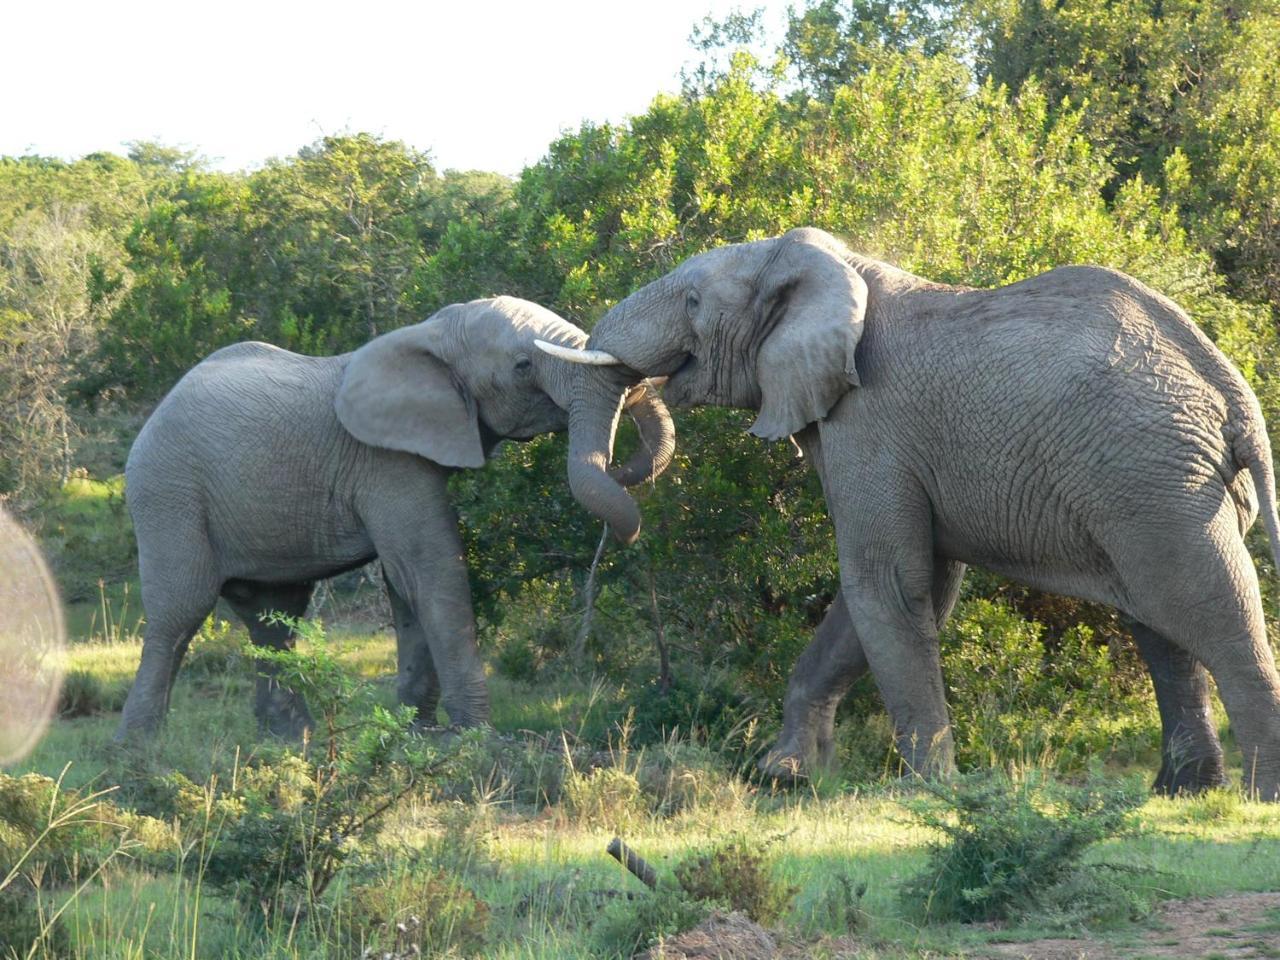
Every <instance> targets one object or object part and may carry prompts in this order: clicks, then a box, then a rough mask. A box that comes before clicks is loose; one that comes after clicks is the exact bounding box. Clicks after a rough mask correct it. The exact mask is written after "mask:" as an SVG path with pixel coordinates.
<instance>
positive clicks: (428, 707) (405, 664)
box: [382, 570, 440, 727]
mask: <svg viewBox="0 0 1280 960" xmlns="http://www.w3.org/2000/svg"><path fill="white" fill-rule="evenodd" d="M382 579H383V582H384V583H386V585H387V599H388V600H390V601H391V616H392V619H393V622H394V624H395V630H396V664H397V669H398V676H397V680H396V693H397V696H398V698H399V700H400V702H401V703H404V704H407V705H409V706H411V707H413V708H414V709H416V710H417V711H418V718H417V722H418V724H419V725H421V726H425V727H432V726H435V723H436V710H437V708H438V707H439V706H440V678H439V677H438V676H437V675H436V668H435V664H434V663H432V661H431V645H430V643H429V642H428V641H427V635H426V632H425V631H424V630H423V628H422V624H421V623H419V622H418V618H417V617H415V616H414V615H413V610H412V608H410V606H409V604H408V602H406V601H405V599H404V598H403V597H402V596H400V594H399V593H398V592H396V588H395V587H393V586H392V585H391V578H390V577H389V576H387V573H386V571H385V570H384V571H383V574H382Z"/></svg>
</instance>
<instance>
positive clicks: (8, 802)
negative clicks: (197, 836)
mask: <svg viewBox="0 0 1280 960" xmlns="http://www.w3.org/2000/svg"><path fill="white" fill-rule="evenodd" d="M108 793H109V791H108V792H106V793H104V792H99V793H85V792H82V791H78V790H72V789H68V788H65V787H64V786H63V785H62V783H61V781H59V780H54V779H52V778H50V777H45V776H41V775H40V774H36V773H28V774H24V775H23V776H21V777H11V776H9V775H7V774H3V773H0V884H3V883H6V882H17V878H18V877H20V876H21V877H37V878H39V881H40V883H41V884H42V885H45V886H58V885H61V884H66V883H71V882H73V881H74V880H75V879H77V878H80V879H84V878H86V877H88V876H90V875H91V874H93V873H94V872H95V871H97V870H100V869H102V868H103V867H105V866H106V865H107V864H108V863H110V862H111V861H112V860H113V859H114V858H115V857H117V856H119V855H120V854H122V853H124V852H130V853H132V854H133V855H136V856H140V857H142V858H144V859H146V858H150V857H163V856H166V855H168V854H170V853H172V852H173V850H174V848H175V841H176V838H175V837H174V835H173V831H172V830H171V829H170V828H169V826H168V825H167V824H164V823H161V822H159V821H158V820H154V819H152V818H150V817H145V816H140V815H138V814H136V813H133V812H131V811H129V810H124V809H121V808H119V807H117V806H116V805H115V804H114V803H112V802H110V800H109V799H107V794H108ZM23 882H25V881H23Z"/></svg>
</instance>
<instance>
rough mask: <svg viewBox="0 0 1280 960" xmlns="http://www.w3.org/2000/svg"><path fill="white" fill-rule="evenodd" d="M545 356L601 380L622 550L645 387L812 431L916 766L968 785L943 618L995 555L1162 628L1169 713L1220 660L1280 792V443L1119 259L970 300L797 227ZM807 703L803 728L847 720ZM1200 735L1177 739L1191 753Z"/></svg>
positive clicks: (1149, 636) (858, 615) (595, 403)
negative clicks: (944, 660) (1254, 547)
mask: <svg viewBox="0 0 1280 960" xmlns="http://www.w3.org/2000/svg"><path fill="white" fill-rule="evenodd" d="M545 349H548V350H549V352H552V353H555V354H556V355H559V356H561V357H562V358H564V359H566V360H573V361H576V362H579V363H587V364H589V367H588V370H589V371H590V372H589V375H588V376H587V377H585V378H584V379H582V380H579V381H578V383H577V384H576V387H575V390H576V392H575V396H574V398H573V402H572V403H571V405H570V410H569V463H568V474H569V481H570V486H571V488H572V490H573V492H574V495H575V497H576V498H577V499H578V501H579V502H580V503H581V504H582V505H583V506H584V507H586V508H587V509H588V510H589V511H591V512H592V513H594V514H595V515H597V516H599V517H602V518H603V519H605V520H607V521H608V522H609V523H610V525H611V526H612V528H613V529H614V531H615V532H616V535H617V536H618V537H619V538H620V539H622V540H624V541H629V540H634V539H635V537H636V536H637V535H638V533H639V513H638V510H637V508H636V506H635V503H634V501H633V500H632V499H631V497H630V496H629V495H628V494H627V493H626V491H625V490H623V489H622V487H620V486H619V485H618V484H617V483H616V482H614V481H613V480H612V479H611V478H610V477H609V476H608V473H607V471H606V466H607V464H608V460H609V456H610V451H611V450H612V446H611V444H612V439H613V433H614V429H615V426H616V422H617V412H616V410H617V405H618V397H619V392H620V391H621V390H623V389H625V388H626V387H627V386H629V385H630V384H632V383H634V382H636V381H637V380H638V379H639V378H641V377H648V376H666V377H669V380H668V382H667V385H666V390H665V393H664V398H665V399H666V401H667V402H668V403H670V404H672V405H674V406H695V405H699V404H715V405H721V406H731V407H741V408H746V409H750V410H754V411H756V412H757V416H756V418H755V421H754V423H753V424H752V426H751V428H750V432H751V433H753V434H754V435H756V436H759V437H762V438H764V439H766V440H784V439H786V438H788V437H794V439H795V441H796V442H798V445H799V446H800V448H801V449H802V450H803V452H804V453H805V455H806V456H807V457H808V459H809V462H810V463H811V464H812V465H813V467H814V469H815V470H816V471H817V473H818V475H819V478H820V480H821V483H822V488H823V494H824V496H825V499H826V502H827V507H828V512H829V514H830V516H831V520H832V525H833V527H834V531H835V537H836V548H837V556H838V559H839V567H840V585H841V589H842V594H843V600H844V603H845V606H846V608H847V612H848V615H849V620H850V624H851V626H852V627H853V628H854V629H855V630H856V639H857V641H858V649H859V651H860V652H861V653H862V654H864V655H865V659H866V663H867V666H868V668H869V669H870V671H871V672H872V674H873V676H874V678H875V680H876V683H877V686H878V687H879V689H880V692H881V695H882V696H883V698H884V701H885V705H886V707H887V709H888V712H889V715H890V717H891V718H892V721H893V725H894V731H895V741H896V745H897V748H898V750H899V752H900V754H901V755H902V757H903V760H904V762H905V764H906V765H907V767H908V769H909V770H910V771H912V772H913V773H915V774H918V775H921V776H939V775H945V774H947V773H949V772H950V771H951V770H953V769H954V746H953V741H952V735H951V729H950V723H949V720H948V716H947V709H946V703H945V699H944V688H943V682H942V673H941V668H940V663H939V648H938V626H939V620H940V618H941V616H942V615H945V613H946V608H947V606H948V600H947V595H948V592H949V591H952V590H954V584H955V583H957V582H958V580H959V578H960V577H961V576H962V574H963V570H964V565H965V564H977V565H980V566H983V567H986V568H988V569H991V570H994V571H995V572H997V573H1000V574H1002V575H1004V576H1007V577H1009V578H1011V579H1013V580H1016V581H1020V582H1023V583H1026V584H1028V585H1030V586H1032V587H1035V588H1037V589H1041V590H1045V591H1048V592H1051V593H1061V594H1066V595H1070V596H1075V597H1080V598H1083V599H1086V600H1091V601H1095V602H1100V603H1105V604H1109V605H1111V606H1113V607H1115V608H1117V609H1118V610H1119V611H1120V612H1121V613H1122V614H1123V615H1124V616H1125V617H1127V618H1128V619H1129V620H1130V621H1132V622H1133V623H1136V624H1138V625H1139V626H1138V627H1136V628H1135V630H1136V632H1137V635H1138V639H1139V643H1140V646H1141V647H1143V648H1144V649H1145V650H1147V651H1148V652H1149V653H1151V654H1153V655H1154V658H1155V659H1154V662H1153V663H1152V673H1153V680H1154V681H1155V682H1156V684H1157V686H1158V687H1159V686H1160V685H1161V684H1165V685H1166V689H1165V691H1164V692H1165V696H1163V697H1162V698H1161V699H1162V700H1167V701H1168V702H1169V704H1170V707H1171V711H1173V712H1172V713H1171V714H1169V715H1167V716H1166V723H1168V719H1169V717H1170V716H1173V717H1176V709H1178V708H1180V705H1179V703H1178V697H1179V695H1190V696H1192V698H1193V700H1192V702H1191V703H1190V704H1181V706H1182V707H1189V708H1190V712H1191V713H1194V712H1195V711H1196V710H1197V709H1198V708H1199V701H1198V700H1196V699H1195V698H1198V697H1200V696H1201V689H1200V688H1201V687H1202V685H1203V678H1202V677H1200V676H1199V674H1198V673H1197V672H1196V670H1197V669H1198V668H1197V667H1196V666H1195V665H1196V664H1202V665H1203V666H1204V667H1206V668H1207V669H1208V672H1209V674H1210V675H1212V677H1213V678H1214V680H1215V681H1216V683H1217V687H1218V691H1219V693H1220V695H1221V697H1222V700H1223V702H1224V704H1225V706H1226V709H1227V713H1228V716H1229V718H1230V720H1231V724H1232V727H1233V729H1234V731H1235V734H1236V737H1237V740H1238V741H1239V744H1240V746H1241V748H1242V752H1243V755H1244V760H1245V763H1244V770H1245V780H1246V786H1247V787H1248V788H1249V789H1250V790H1251V791H1254V792H1256V793H1257V794H1258V795H1260V796H1262V797H1264V798H1267V799H1271V800H1275V799H1280V676H1278V675H1277V672H1276V666H1275V661H1274V657H1273V655H1272V652H1271V648H1270V646H1269V645H1268V643H1267V638H1266V633H1265V623H1264V614H1263V608H1262V599H1261V593H1260V589H1259V584H1258V578H1257V571H1256V570H1255V569H1254V566H1253V563H1252V560H1251V558H1250V556H1249V554H1248V551H1247V550H1246V548H1245V544H1244V534H1245V532H1246V531H1247V530H1248V528H1249V527H1250V526H1252V524H1253V522H1254V520H1255V519H1256V518H1257V516H1258V514H1259V513H1261V515H1262V517H1263V520H1264V524H1265V526H1266V530H1267V533H1268V536H1269V539H1270V542H1271V548H1272V552H1273V555H1274V556H1275V559H1276V562H1277V566H1278V567H1280V520H1278V519H1277V515H1276V481H1275V471H1274V466H1273V464H1272V461H1271V448H1270V443H1269V440H1268V438H1267V434H1266V430H1265V426H1264V423H1263V418H1262V411H1261V408H1260V406H1259V404H1258V401H1257V398H1256V397H1255V396H1254V394H1253V393H1252V391H1251V390H1250V389H1249V387H1248V385H1247V384H1246V383H1245V381H1244V379H1243V377H1242V376H1241V375H1240V373H1239V372H1238V371H1237V370H1236V369H1235V368H1234V367H1233V366H1232V365H1231V363H1230V362H1229V361H1228V360H1227V359H1226V357H1224V356H1223V354H1222V353H1221V352H1220V351H1219V350H1218V349H1217V348H1216V347H1215V346H1214V345H1213V343H1212V342H1211V341H1210V340H1209V339H1208V338H1207V337H1206V336H1205V335H1204V334H1203V333H1202V332H1201V331H1200V329H1199V328H1198V327H1197V326H1196V325H1195V324H1194V322H1192V320H1191V319H1190V318H1189V317H1188V316H1187V315H1186V313H1184V312H1183V311H1182V310H1181V309H1180V308H1179V307H1178V306H1177V305H1176V304H1174V303H1173V302H1172V301H1170V300H1169V299H1167V298H1166V297H1164V296H1163V295H1161V294H1159V293H1158V292H1156V291H1154V290H1152V289H1150V288H1149V287H1146V286H1144V285H1143V284H1142V283H1140V282H1139V281H1137V280H1135V279H1133V278H1131V277H1128V276H1126V275H1124V274H1122V273H1119V272H1117V271H1114V270H1109V269H1106V268H1103V267H1096V266H1068V267H1059V268H1057V269H1054V270H1051V271H1049V272H1047V273H1044V274H1041V275H1040V276H1036V277H1032V278H1030V279H1027V280H1022V281H1020V282H1017V283H1013V284H1010V285H1008V286H1004V287H1000V288H997V289H974V288H967V287H958V286H950V285H945V284H941V283H935V282H931V281H929V280H926V279H924V278H921V277H918V276H915V275H913V274H911V273H908V272H907V271H905V270H902V269H899V268H897V267H895V266H892V265H891V264H888V263H885V262H883V261H879V260H876V259H873V258H870V257H867V256H862V255H859V254H856V253H854V252H852V251H850V250H849V249H848V248H847V247H846V246H845V245H844V244H843V243H841V242H840V241H839V240H837V239H836V238H835V237H833V236H831V235H830V234H828V233H826V232H824V231H821V230H817V229H813V228H799V229H796V230H792V231H789V232H787V233H786V234H783V235H781V236H778V237H773V238H770V239H766V240H759V241H754V242H748V243H739V244H730V245H726V246H722V247H719V248H716V249H713V250H710V251H707V252H705V253H702V254H700V255H698V256H695V257H692V258H690V259H689V260H687V261H685V262H684V263H682V264H681V265H679V266H678V267H676V268H675V269H674V270H672V271H671V272H670V273H668V274H667V275H666V276H664V277H660V278H659V279H657V280H654V281H652V282H651V283H649V284H648V285H646V286H644V287H642V288H640V289H639V290H636V291H635V292H633V293H632V294H631V295H630V296H628V297H627V298H625V299H624V300H623V301H621V302H620V303H619V304H617V305H616V306H615V307H613V308H612V309H611V310H610V311H609V312H608V313H607V314H606V315H605V316H604V317H602V318H601V320H600V321H599V323H598V324H597V325H596V327H595V328H594V330H593V331H592V335H591V338H590V340H589V342H588V344H587V346H586V347H585V348H582V349H572V348H570V349H565V348H563V347H557V346H555V345H550V346H549V347H548V348H545ZM827 652H828V653H829V652H830V651H827ZM849 652H850V651H849V650H848V649H846V650H845V651H844V655H843V657H842V656H839V655H837V656H835V658H834V661H835V663H836V666H834V667H832V668H831V670H830V671H829V673H828V674H827V675H826V679H827V680H828V681H830V680H831V678H832V677H835V676H838V675H840V672H841V670H842V669H848V668H850V667H849V665H850V664H851V663H853V660H851V658H850V656H849ZM813 653H814V657H815V658H817V659H821V657H820V655H821V654H822V653H823V650H822V649H821V648H819V649H816V650H815V651H813ZM841 664H843V666H842V665H841ZM803 686H804V684H803V681H801V683H800V684H799V685H798V686H797V688H796V689H794V690H793V692H794V693H795V694H796V697H795V698H794V699H793V698H792V697H790V696H789V697H788V699H789V700H791V701H792V715H793V718H794V719H795V721H796V722H795V723H794V724H793V728H799V727H802V726H803V724H804V722H805V721H806V719H808V720H812V719H813V718H814V717H816V716H818V715H819V714H820V712H821V709H822V705H821V704H820V703H817V702H809V703H806V702H805V701H806V696H805V691H804V689H803ZM1178 736H1179V731H1178V730H1177V729H1175V728H1173V727H1171V726H1169V725H1167V726H1166V730H1165V742H1166V745H1168V744H1170V743H1171V742H1172V741H1173V740H1175V739H1176V738H1177V737H1178ZM801 739H804V738H801ZM784 746H785V743H784ZM1166 759H1167V758H1166ZM1174 759H1177V758H1174ZM1192 759H1193V760H1196V759H1204V760H1206V761H1209V760H1210V759H1211V758H1210V757H1208V756H1205V757H1200V758H1192Z"/></svg>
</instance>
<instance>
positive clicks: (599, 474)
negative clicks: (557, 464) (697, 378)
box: [569, 370, 674, 543]
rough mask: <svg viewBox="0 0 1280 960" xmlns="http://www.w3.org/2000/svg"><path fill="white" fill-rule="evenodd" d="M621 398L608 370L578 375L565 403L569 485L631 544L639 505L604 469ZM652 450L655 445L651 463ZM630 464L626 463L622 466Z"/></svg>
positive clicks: (636, 531) (637, 527) (635, 534)
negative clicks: (567, 407) (578, 378)
mask: <svg viewBox="0 0 1280 960" xmlns="http://www.w3.org/2000/svg"><path fill="white" fill-rule="evenodd" d="M623 399H624V394H623V387H622V386H621V385H620V384H618V382H617V380H616V377H615V376H612V375H611V374H610V373H609V372H607V371H605V372H597V371H594V370H593V371H590V372H587V373H586V375H584V376H583V377H582V378H581V379H580V380H579V382H578V386H577V390H576V391H575V396H574V401H573V403H572V404H571V406H570V408H569V488H570V489H571V490H572V491H573V495H574V497H575V498H576V499H577V501H578V502H579V503H580V504H582V505H583V506H584V507H586V509H587V510H588V511H589V512H590V513H591V514H592V515H593V516H595V517H598V518H599V519H601V520H603V521H604V522H605V523H607V524H609V528H610V529H611V530H612V531H613V534H614V536H615V537H617V538H618V539H619V540H621V541H622V542H623V543H633V542H634V541H635V539H636V537H638V536H639V535H640V510H639V508H638V507H637V506H636V503H635V501H634V500H632V499H631V495H630V494H628V493H627V491H626V490H625V489H623V488H622V486H620V485H619V483H618V481H616V480H614V479H613V477H611V476H610V475H609V470H608V468H609V461H610V459H611V458H612V457H613V438H614V435H615V433H616V432H617V428H618V415H619V413H621V410H622V401H623ZM655 400H656V398H655ZM663 412H664V413H665V408H663ZM643 416H644V415H643V414H642V419H643ZM667 419H668V420H669V419H670V418H669V417H668V418H667ZM642 436H643V433H642ZM672 447H673V449H674V441H672ZM656 453H657V451H656V448H655V456H654V461H655V465H656V464H657V462H658V458H657V455H656ZM646 459H648V458H647V456H646ZM669 459H670V456H669V455H667V460H668V461H669ZM630 466H631V464H630V462H628V464H627V466H625V467H623V471H626V470H627V469H628V467H630ZM663 466H665V463H664V464H663ZM641 472H648V471H647V470H644V468H643V467H635V468H634V469H633V474H635V475H638V474H640V473H641Z"/></svg>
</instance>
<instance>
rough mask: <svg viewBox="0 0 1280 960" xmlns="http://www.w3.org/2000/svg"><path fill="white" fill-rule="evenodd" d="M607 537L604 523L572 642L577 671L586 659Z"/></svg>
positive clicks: (588, 574) (606, 528) (606, 525)
mask: <svg viewBox="0 0 1280 960" xmlns="http://www.w3.org/2000/svg"><path fill="white" fill-rule="evenodd" d="M608 536H609V525H608V524H607V523H606V524H605V525H604V529H603V530H601V531H600V543H599V544H598V545H597V546H596V555H595V557H594V558H593V559H592V561H591V570H590V571H589V572H588V573H587V582H586V585H585V586H584V587H583V589H582V592H583V594H584V595H585V599H586V602H587V608H586V609H585V610H584V611H582V623H581V624H579V625H578V635H577V637H575V638H574V641H573V665H574V667H575V668H577V669H581V668H582V661H583V660H584V659H586V654H587V637H589V636H590V635H591V618H592V617H593V616H594V615H595V609H596V571H597V570H599V569H600V558H601V557H602V556H603V555H604V545H605V541H606V539H607V538H608Z"/></svg>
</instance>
